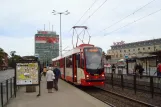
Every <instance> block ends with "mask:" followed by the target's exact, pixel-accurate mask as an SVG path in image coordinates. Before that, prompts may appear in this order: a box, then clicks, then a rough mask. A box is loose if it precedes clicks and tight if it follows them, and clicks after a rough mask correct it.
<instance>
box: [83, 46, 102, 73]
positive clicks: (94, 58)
mask: <svg viewBox="0 0 161 107" xmlns="http://www.w3.org/2000/svg"><path fill="white" fill-rule="evenodd" d="M84 52H85V58H86V68H87V72H88V71H89V72H95V71H96V72H97V71H98V70H99V69H102V68H103V63H102V49H101V48H85V49H84Z"/></svg>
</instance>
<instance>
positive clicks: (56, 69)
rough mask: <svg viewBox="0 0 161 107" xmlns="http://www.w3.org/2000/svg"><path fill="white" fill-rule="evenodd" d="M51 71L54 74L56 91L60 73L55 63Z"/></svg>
mask: <svg viewBox="0 0 161 107" xmlns="http://www.w3.org/2000/svg"><path fill="white" fill-rule="evenodd" d="M53 73H54V74H55V79H54V88H55V90H56V91H58V79H59V78H60V75H61V73H60V70H59V69H58V68H57V65H56V66H55V69H54V70H53Z"/></svg>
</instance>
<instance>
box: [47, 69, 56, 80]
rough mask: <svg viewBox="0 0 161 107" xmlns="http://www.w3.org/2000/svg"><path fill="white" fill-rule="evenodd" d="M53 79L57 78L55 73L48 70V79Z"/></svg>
mask: <svg viewBox="0 0 161 107" xmlns="http://www.w3.org/2000/svg"><path fill="white" fill-rule="evenodd" d="M53 79H55V74H54V73H53V71H52V70H48V71H47V72H46V81H53Z"/></svg>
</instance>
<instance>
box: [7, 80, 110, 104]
mask: <svg viewBox="0 0 161 107" xmlns="http://www.w3.org/2000/svg"><path fill="white" fill-rule="evenodd" d="M37 88H38V87H37ZM37 94H38V89H37V92H35V93H26V92H25V87H22V88H21V89H20V90H19V91H18V93H17V97H16V98H14V99H12V100H10V101H9V103H8V104H7V106H6V107H109V106H108V105H107V104H105V103H103V102H101V101H99V100H98V99H96V98H94V97H92V96H90V95H88V94H86V93H85V92H83V91H81V90H79V89H77V88H76V87H74V86H72V85H70V84H69V83H66V82H65V81H63V80H59V91H54V92H53V93H48V92H47V89H46V81H45V78H43V80H42V81H41V96H40V97H36V95H37Z"/></svg>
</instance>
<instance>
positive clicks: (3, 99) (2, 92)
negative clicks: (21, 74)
mask: <svg viewBox="0 0 161 107" xmlns="http://www.w3.org/2000/svg"><path fill="white" fill-rule="evenodd" d="M16 91H17V90H16V87H15V77H12V78H10V79H7V80H5V81H3V82H0V107H4V106H5V105H6V104H7V103H8V101H9V100H10V99H11V98H13V96H14V95H16Z"/></svg>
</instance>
